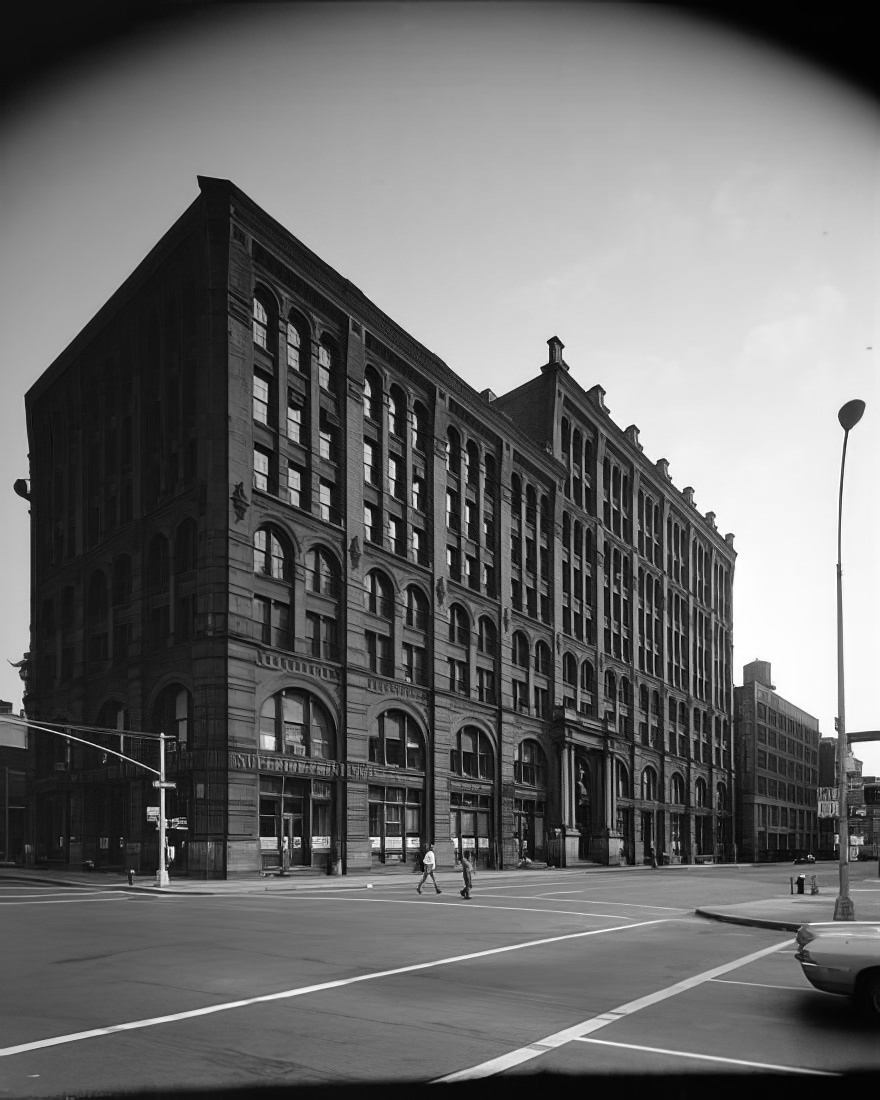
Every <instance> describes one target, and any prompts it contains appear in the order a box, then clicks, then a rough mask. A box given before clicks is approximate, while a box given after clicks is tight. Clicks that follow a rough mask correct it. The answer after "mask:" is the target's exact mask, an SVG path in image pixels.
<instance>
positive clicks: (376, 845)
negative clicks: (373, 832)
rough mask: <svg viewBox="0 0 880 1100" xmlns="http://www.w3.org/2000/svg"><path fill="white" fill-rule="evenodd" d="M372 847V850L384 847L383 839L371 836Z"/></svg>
mask: <svg viewBox="0 0 880 1100" xmlns="http://www.w3.org/2000/svg"><path fill="white" fill-rule="evenodd" d="M370 847H371V848H381V847H382V838H381V837H380V836H371V837H370Z"/></svg>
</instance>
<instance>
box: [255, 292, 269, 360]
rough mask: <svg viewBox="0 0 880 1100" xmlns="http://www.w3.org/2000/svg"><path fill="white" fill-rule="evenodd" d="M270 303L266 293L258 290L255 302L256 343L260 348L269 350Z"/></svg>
mask: <svg viewBox="0 0 880 1100" xmlns="http://www.w3.org/2000/svg"><path fill="white" fill-rule="evenodd" d="M269 320H270V317H269V304H268V299H267V297H266V295H265V294H264V293H263V292H262V291H257V293H256V294H255V295H254V303H253V330H254V343H255V344H256V345H257V347H259V348H265V349H266V350H267V351H268V350H269Z"/></svg>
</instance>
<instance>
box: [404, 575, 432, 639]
mask: <svg viewBox="0 0 880 1100" xmlns="http://www.w3.org/2000/svg"><path fill="white" fill-rule="evenodd" d="M428 612H429V605H428V597H427V596H426V595H425V593H424V592H423V591H422V590H421V588H418V587H417V586H416V585H414V584H411V585H410V586H409V588H407V590H406V625H407V626H411V627H412V628H413V629H414V630H427V629H428Z"/></svg>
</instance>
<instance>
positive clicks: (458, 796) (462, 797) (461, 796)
mask: <svg viewBox="0 0 880 1100" xmlns="http://www.w3.org/2000/svg"><path fill="white" fill-rule="evenodd" d="M449 831H450V836H451V837H452V842H453V844H455V846H456V849H457V850H458V852H459V853H461V852H474V853H475V854H476V860H477V865H478V866H480V867H489V866H491V864H492V860H493V855H492V796H491V795H490V794H480V793H478V792H476V791H452V792H451V793H450V802H449Z"/></svg>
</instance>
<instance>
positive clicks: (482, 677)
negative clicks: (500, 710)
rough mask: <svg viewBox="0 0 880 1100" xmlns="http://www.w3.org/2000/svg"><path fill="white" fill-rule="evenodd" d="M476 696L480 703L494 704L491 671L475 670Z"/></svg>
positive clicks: (493, 680)
mask: <svg viewBox="0 0 880 1100" xmlns="http://www.w3.org/2000/svg"><path fill="white" fill-rule="evenodd" d="M477 695H478V697H479V699H480V702H481V703H494V702H495V673H494V672H493V671H492V669H488V668H478V669H477Z"/></svg>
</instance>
